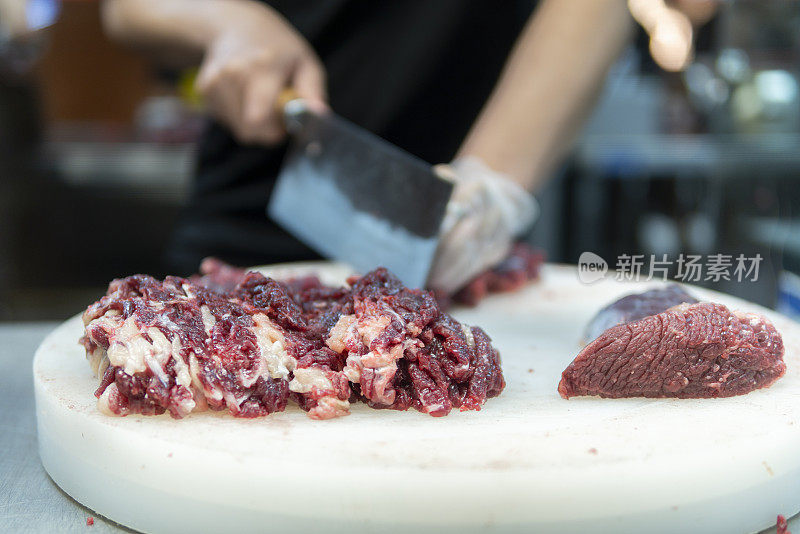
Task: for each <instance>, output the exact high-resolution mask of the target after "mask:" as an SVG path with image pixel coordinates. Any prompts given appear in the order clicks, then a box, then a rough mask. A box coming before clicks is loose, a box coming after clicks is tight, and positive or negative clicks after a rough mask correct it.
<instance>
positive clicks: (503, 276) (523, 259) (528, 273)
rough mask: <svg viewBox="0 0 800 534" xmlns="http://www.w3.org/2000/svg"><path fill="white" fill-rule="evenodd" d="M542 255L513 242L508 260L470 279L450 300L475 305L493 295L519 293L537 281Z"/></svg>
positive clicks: (522, 244) (527, 246)
mask: <svg viewBox="0 0 800 534" xmlns="http://www.w3.org/2000/svg"><path fill="white" fill-rule="evenodd" d="M543 263H544V253H543V252H542V251H540V250H536V249H534V248H531V246H530V245H527V244H525V243H516V244H515V245H514V246H513V247H512V249H511V252H510V253H509V255H508V257H507V258H506V259H504V260H503V261H502V262H500V263H499V264H497V265H496V266H494V267H493V268H491V269H489V270H488V271H485V272H483V273H481V274H479V275H478V276H476V277H475V278H473V279H472V280H471V281H470V282H469V283H467V285H465V286H464V287H463V288H461V289H460V290H459V291H457V292H456V294H455V295H453V296H452V301H453V302H454V303H456V304H462V305H465V306H476V305H477V304H478V303H479V302H480V301H481V300H483V299H484V298H486V297H487V296H488V295H491V294H493V293H510V292H513V291H518V290H519V289H521V288H522V287H523V286H524V285H525V284H527V283H528V282H530V281H533V280H538V279H539V271H540V269H541V267H542V264H543Z"/></svg>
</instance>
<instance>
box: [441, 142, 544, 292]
mask: <svg viewBox="0 0 800 534" xmlns="http://www.w3.org/2000/svg"><path fill="white" fill-rule="evenodd" d="M437 171H438V172H439V174H440V175H443V176H447V177H450V178H451V179H453V181H454V182H455V188H454V189H453V196H452V198H451V199H450V203H449V204H448V206H447V215H446V216H445V219H444V222H443V223H442V230H441V240H440V242H439V248H438V249H437V251H436V257H435V259H434V263H433V267H432V269H431V273H430V276H429V278H428V286H429V287H431V288H433V289H438V290H441V291H445V292H447V293H454V292H455V291H457V290H458V289H460V288H461V287H463V286H464V285H465V284H466V283H467V282H469V281H470V280H471V279H472V278H474V277H475V275H477V274H479V273H480V272H482V271H484V270H486V269H488V268H490V267H492V266H494V265H496V264H497V263H499V262H500V261H502V260H503V259H504V258H505V257H506V255H508V252H509V250H510V249H511V245H512V244H513V241H514V238H515V237H516V236H518V235H519V234H521V233H522V232H524V231H525V230H527V229H528V228H529V227H530V226H531V224H533V221H534V220H535V219H536V216H537V215H538V212H539V207H538V204H537V202H536V199H535V198H534V197H533V196H532V195H531V194H530V193H528V192H527V191H525V189H523V188H522V187H521V186H519V185H517V184H516V183H515V182H513V181H512V180H511V179H509V178H508V177H507V176H506V175H504V174H501V173H498V172H495V171H493V170H492V169H490V168H489V167H487V166H486V165H485V164H484V163H483V162H482V161H481V160H480V159H478V158H475V157H465V158H459V159H456V160H455V161H454V162H453V163H451V164H450V165H440V166H438V167H437Z"/></svg>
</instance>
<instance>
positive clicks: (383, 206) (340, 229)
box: [267, 95, 453, 287]
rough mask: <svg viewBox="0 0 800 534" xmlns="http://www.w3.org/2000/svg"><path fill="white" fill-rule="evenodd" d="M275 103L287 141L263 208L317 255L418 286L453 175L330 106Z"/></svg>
mask: <svg viewBox="0 0 800 534" xmlns="http://www.w3.org/2000/svg"><path fill="white" fill-rule="evenodd" d="M281 103H282V104H283V105H282V106H281V107H282V109H283V113H284V118H285V121H286V128H287V130H288V131H289V134H290V136H291V141H290V145H289V151H288V153H287V155H286V157H285V159H284V162H283V167H282V168H281V171H280V174H279V175H278V180H277V182H276V184H275V187H274V189H273V191H272V196H271V199H270V202H269V206H268V207H267V213H268V214H269V216H270V217H272V219H273V220H275V221H276V222H277V223H278V224H280V225H281V226H283V227H284V228H285V229H286V230H287V231H289V232H290V233H291V234H293V235H294V236H295V237H297V238H298V239H300V240H301V241H303V242H305V243H306V244H307V245H309V246H310V247H311V248H313V249H314V250H316V251H317V252H319V253H320V254H322V255H323V256H326V257H329V258H333V259H335V260H338V261H342V262H344V263H348V264H350V265H351V266H352V267H353V268H355V269H356V270H357V271H359V272H361V273H365V272H367V271H370V270H372V269H374V268H376V267H379V266H383V267H386V268H388V269H389V270H390V271H392V272H393V273H394V274H395V275H397V276H398V277H399V278H400V279H401V280H402V281H403V283H404V284H406V285H407V286H409V287H424V286H425V282H426V281H427V278H428V272H429V271H430V268H431V264H432V263H433V257H434V253H435V252H436V247H437V245H438V242H439V227H440V226H441V224H442V220H443V219H444V216H445V211H446V208H447V203H448V201H449V200H450V195H451V193H452V191H453V183H452V182H451V181H449V180H447V179H445V178H442V177H440V176H438V175H437V174H436V173H435V172H434V170H433V167H432V166H431V165H429V164H428V163H426V162H424V161H422V160H421V159H419V158H417V157H415V156H413V155H411V154H409V153H407V152H405V151H403V150H401V149H400V148H398V147H396V146H394V145H392V144H390V143H388V142H387V141H384V140H383V139H381V138H379V137H377V136H376V135H374V134H372V133H370V132H368V131H366V130H364V129H363V128H360V127H358V126H356V125H355V124H352V123H350V122H348V121H346V120H345V119H343V118H341V117H338V116H336V114H334V113H333V112H331V111H330V110H322V111H318V110H312V109H310V108H309V106H308V105H307V104H306V102H305V101H304V100H302V99H299V98H291V99H290V98H287V97H286V96H285V95H282V102H279V104H281Z"/></svg>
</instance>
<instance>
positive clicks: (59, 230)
mask: <svg viewBox="0 0 800 534" xmlns="http://www.w3.org/2000/svg"><path fill="white" fill-rule="evenodd" d="M631 4H633V2H631ZM99 9H100V4H99V2H98V1H92V0H72V1H69V0H64V1H62V2H57V1H55V0H41V1H36V0H33V1H28V2H24V1H20V0H0V320H39V319H63V318H65V317H67V316H69V315H72V314H74V313H76V312H77V311H79V310H81V309H82V308H83V307H84V306H85V305H86V304H87V303H89V302H91V301H93V300H95V299H96V298H97V297H98V296H99V295H100V294H102V293H103V292H104V290H105V285H106V284H107V282H108V281H109V280H110V279H112V278H114V277H118V276H122V275H127V274H131V273H133V272H146V273H151V274H154V275H158V276H163V275H164V274H167V273H166V272H165V267H164V264H163V261H162V252H163V249H164V247H165V245H166V243H167V240H168V238H169V235H170V231H171V228H172V225H173V223H174V221H175V220H176V218H177V217H178V215H179V213H180V210H181V208H182V206H183V205H184V203H185V199H186V195H187V191H188V189H187V186H188V183H189V180H190V178H191V173H192V164H193V150H194V144H193V143H194V141H195V139H196V138H197V137H198V135H199V133H200V131H201V130H202V128H203V121H202V118H201V111H202V104H201V102H199V101H198V99H197V98H196V96H195V95H194V93H193V91H192V80H193V74H194V73H193V72H191V71H176V70H170V69H165V68H163V67H161V66H159V65H155V64H152V63H148V61H147V60H146V59H145V58H143V57H142V56H141V55H138V54H137V53H135V52H134V51H130V50H127V49H125V48H123V47H121V46H120V45H118V44H116V43H113V42H111V41H109V40H108V39H107V38H106V37H105V36H104V34H103V32H102V29H101V24H100V11H99ZM695 42H696V46H697V51H696V55H695V57H694V60H693V61H692V62H691V63H690V64H689V65H688V66H685V68H683V69H682V70H681V71H679V72H668V71H667V70H664V69H663V68H662V66H667V67H668V66H669V65H666V64H664V63H666V60H665V59H664V58H663V57H662V56H660V55H659V51H658V50H657V49H656V48H654V46H655V45H651V44H650V43H648V39H647V36H646V34H645V33H644V32H640V35H639V36H638V37H637V39H636V42H635V43H634V44H632V45H631V47H630V48H629V50H628V51H627V52H626V53H625V54H624V55H623V56H622V57H621V58H620V60H619V61H618V63H617V64H616V65H615V67H614V68H613V69H612V71H611V73H610V74H609V77H608V80H607V83H606V86H605V88H604V90H603V92H602V95H601V97H600V101H599V104H598V107H597V109H596V110H595V112H594V115H593V117H592V118H591V120H590V121H589V123H588V125H587V127H586V128H585V131H584V132H583V134H582V135H581V137H580V139H579V141H578V142H577V143H576V145H575V148H574V150H573V152H572V155H571V156H570V158H569V160H568V161H567V162H566V163H565V165H564V166H563V168H562V169H561V170H560V171H559V173H558V176H556V177H554V179H553V180H551V182H550V183H549V185H548V186H547V189H546V190H545V191H543V192H542V193H541V194H540V195H539V197H540V202H541V205H542V207H543V212H542V217H541V219H540V220H539V222H538V223H537V225H536V228H535V229H534V231H533V233H532V234H531V236H530V238H529V239H530V241H531V242H532V243H534V244H535V245H537V246H539V247H540V248H542V249H544V250H545V251H546V253H547V256H548V258H549V260H550V261H554V262H562V263H576V262H577V261H578V258H579V256H580V254H581V253H582V252H584V251H592V252H594V253H596V254H598V255H600V256H601V257H603V258H605V259H606V260H607V261H608V262H609V264H610V266H611V268H613V267H614V265H615V263H616V261H617V257H618V256H619V255H621V254H628V255H633V254H642V255H645V257H649V255H650V254H655V255H657V257H661V255H663V254H667V255H668V257H669V258H672V259H675V258H677V257H678V255H679V254H701V255H708V254H718V253H719V254H727V255H732V256H734V257H735V256H737V255H739V254H744V255H745V256H748V257H754V256H756V255H757V254H760V255H761V256H762V257H763V258H764V259H763V262H762V263H761V265H760V270H759V276H758V280H757V281H756V282H750V281H746V282H737V281H736V280H730V281H726V280H719V281H717V282H714V281H711V280H708V281H701V282H700V283H701V284H703V285H707V286H710V287H714V288H716V289H719V290H722V291H725V292H728V293H732V294H735V295H739V296H742V297H744V298H747V299H750V300H753V301H755V302H758V303H761V304H764V305H767V306H770V307H779V308H780V309H783V310H784V311H791V310H792V309H794V310H798V309H800V278H798V277H797V274H798V273H800V86H799V84H800V78H798V76H800V61H799V60H800V2H794V1H785V0H769V1H766V0H752V1H728V2H722V3H720V4H719V6H718V8H717V10H716V12H715V13H714V16H713V18H711V20H709V21H708V22H707V23H705V24H704V25H703V26H701V27H700V28H699V29H698V30H697V32H696V34H695ZM654 57H655V58H656V60H654V59H653V58H654ZM657 60H658V61H657ZM659 62H660V63H662V65H659ZM433 163H437V162H433ZM265 203H266V199H265ZM645 270H646V269H645ZM672 272H673V273H674V272H675V268H674V266H673V270H672ZM174 274H189V273H174ZM794 313H800V311H795V312H794Z"/></svg>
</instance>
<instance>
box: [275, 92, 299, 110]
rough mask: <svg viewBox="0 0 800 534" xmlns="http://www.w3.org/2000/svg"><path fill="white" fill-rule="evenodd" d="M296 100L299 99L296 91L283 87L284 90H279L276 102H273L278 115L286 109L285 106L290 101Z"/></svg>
mask: <svg viewBox="0 0 800 534" xmlns="http://www.w3.org/2000/svg"><path fill="white" fill-rule="evenodd" d="M298 98H301V97H300V94H299V93H298V92H297V91H295V90H294V89H292V88H291V87H285V88H284V89H281V92H280V93H278V100H277V101H276V102H275V107H276V108H278V111H279V112H280V113H283V108H285V107H286V104H288V103H289V102H291V101H292V100H297V99H298Z"/></svg>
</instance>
